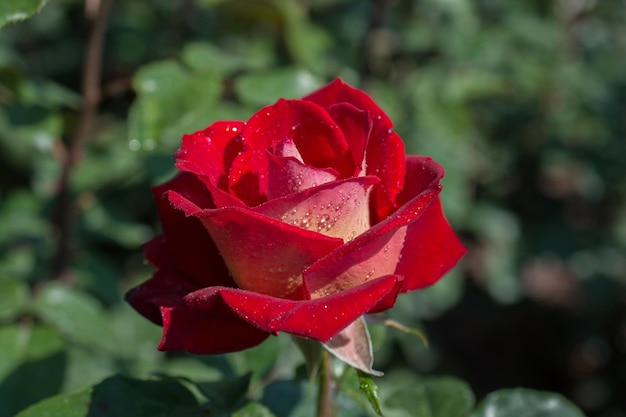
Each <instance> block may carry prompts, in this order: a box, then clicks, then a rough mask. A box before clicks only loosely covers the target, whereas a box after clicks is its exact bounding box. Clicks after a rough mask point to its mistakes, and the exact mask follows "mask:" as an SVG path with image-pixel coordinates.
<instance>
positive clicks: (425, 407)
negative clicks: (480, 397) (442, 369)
mask: <svg viewBox="0 0 626 417" xmlns="http://www.w3.org/2000/svg"><path fill="white" fill-rule="evenodd" d="M400 381H401V382H400V383H401V386H400V388H399V389H396V390H395V391H394V392H392V393H391V394H390V395H389V396H388V397H387V398H386V400H385V401H384V405H385V410H386V412H387V410H389V411H391V410H393V413H391V412H389V413H388V415H390V416H391V415H392V416H403V417H404V416H406V417H464V416H466V415H467V414H468V413H469V412H470V410H471V409H472V407H473V405H474V394H473V393H472V390H471V388H470V387H469V386H468V385H467V383H465V382H463V381H461V380H459V379H456V378H451V377H431V378H424V379H421V380H418V381H416V382H415V383H414V382H413V381H410V382H409V381H407V380H406V379H404V380H400Z"/></svg>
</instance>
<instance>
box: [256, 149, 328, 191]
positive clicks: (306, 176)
mask: <svg viewBox="0 0 626 417" xmlns="http://www.w3.org/2000/svg"><path fill="white" fill-rule="evenodd" d="M268 162H269V169H268V181H267V183H268V188H267V198H268V200H273V199H275V198H280V197H285V196H288V195H290V194H295V193H298V192H300V191H303V190H306V189H308V188H312V187H317V186H318V185H321V184H325V183H328V182H332V181H336V180H337V177H338V175H339V173H338V172H337V171H335V170H333V169H331V168H314V167H312V166H309V165H305V164H303V163H302V162H300V161H298V160H297V159H295V158H280V157H276V156H274V155H268Z"/></svg>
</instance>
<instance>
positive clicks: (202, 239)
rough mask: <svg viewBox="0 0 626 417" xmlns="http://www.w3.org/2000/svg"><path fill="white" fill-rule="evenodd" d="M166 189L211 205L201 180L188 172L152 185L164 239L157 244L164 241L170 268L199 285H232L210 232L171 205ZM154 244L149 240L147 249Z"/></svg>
mask: <svg viewBox="0 0 626 417" xmlns="http://www.w3.org/2000/svg"><path fill="white" fill-rule="evenodd" d="M170 190H175V191H176V192H177V193H180V194H181V195H183V196H185V197H186V198H189V199H192V200H193V201H194V202H196V203H198V204H201V205H202V207H213V204H212V201H211V196H210V194H209V193H208V192H207V189H206V188H205V186H204V184H203V183H202V182H200V181H199V180H198V179H197V178H196V177H195V176H194V175H191V174H187V173H181V174H179V175H177V176H176V177H174V178H173V179H172V180H170V181H168V182H166V183H165V184H162V185H160V186H158V187H154V188H153V193H154V198H155V200H156V203H157V211H158V214H159V218H160V219H161V224H162V226H163V234H164V236H165V241H166V242H162V243H161V245H163V244H165V245H166V250H167V253H168V255H169V258H170V261H171V263H172V265H173V268H175V269H176V270H178V271H180V272H182V273H184V274H186V275H188V276H189V277H191V278H192V279H193V280H194V281H195V282H197V283H198V284H199V285H202V286H209V285H224V286H234V282H233V280H232V278H230V276H229V274H228V270H227V269H226V265H225V264H224V260H223V259H222V257H221V256H220V254H219V252H218V250H217V248H216V247H215V244H214V243H213V241H212V240H211V236H210V235H209V234H208V233H207V231H206V230H205V229H204V228H203V227H202V224H201V223H200V222H199V221H198V219H194V218H189V217H187V216H185V214H184V213H183V212H182V211H180V210H177V209H176V208H174V207H172V205H171V204H170V202H169V200H168V199H167V197H166V196H165V194H166V193H167V192H168V191H170ZM156 244H157V243H156V242H153V243H151V244H150V246H148V249H149V250H154V249H156V248H155V247H154V245H156ZM164 249H165V248H161V249H160V250H164ZM146 253H147V254H149V253H150V252H149V251H148V252H146ZM150 259H152V260H153V259H154V257H152V256H151V257H150ZM153 262H154V261H153ZM157 266H158V265H157Z"/></svg>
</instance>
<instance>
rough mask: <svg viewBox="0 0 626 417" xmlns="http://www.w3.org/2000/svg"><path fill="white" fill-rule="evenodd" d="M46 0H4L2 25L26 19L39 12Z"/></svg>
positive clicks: (1, 9) (1, 14)
mask: <svg viewBox="0 0 626 417" xmlns="http://www.w3.org/2000/svg"><path fill="white" fill-rule="evenodd" d="M45 4H46V0H2V2H1V3H0V27H2V26H4V25H6V24H8V23H12V22H17V21H20V20H24V19H26V18H28V17H30V16H32V15H33V14H35V13H37V12H38V11H39V10H41V8H42V7H43V6H44V5H45Z"/></svg>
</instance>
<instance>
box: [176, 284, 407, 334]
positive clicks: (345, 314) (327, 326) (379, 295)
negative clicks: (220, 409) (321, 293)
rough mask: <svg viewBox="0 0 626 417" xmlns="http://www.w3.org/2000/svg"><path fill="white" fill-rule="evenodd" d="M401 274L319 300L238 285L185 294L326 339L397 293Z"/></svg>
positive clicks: (199, 304) (265, 326)
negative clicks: (290, 297) (279, 295)
mask: <svg viewBox="0 0 626 417" xmlns="http://www.w3.org/2000/svg"><path fill="white" fill-rule="evenodd" d="M401 286H402V279H401V277H398V276H395V275H389V276H384V277H380V278H378V279H376V280H373V281H370V282H367V283H365V284H363V285H360V286H357V287H355V288H351V289H349V290H347V291H344V292H341V293H337V294H333V295H330V296H328V297H323V298H319V299H316V300H301V301H294V300H285V299H281V298H275V297H271V296H268V295H263V294H259V293H255V292H250V291H244V290H240V289H236V288H218V287H210V288H203V289H201V290H198V291H195V292H193V293H191V294H188V295H187V296H185V298H184V301H185V302H186V303H187V304H188V305H189V306H190V307H191V308H193V309H197V310H199V311H205V310H207V309H210V308H211V306H212V305H213V303H215V299H220V300H222V301H223V302H224V303H225V304H226V305H227V306H228V307H229V308H230V309H231V310H232V311H233V312H234V313H235V314H237V315H238V316H239V317H241V318H242V319H243V320H245V321H246V322H248V323H250V324H252V325H254V326H256V327H257V328H259V329H261V330H263V331H266V332H269V333H274V334H277V333H279V332H286V333H290V334H294V335H296V336H301V337H308V338H312V339H316V340H319V341H322V342H326V341H328V340H329V339H330V338H331V337H333V336H334V335H336V334H337V333H338V332H340V331H341V330H343V329H344V328H346V327H347V326H348V325H350V323H352V322H354V321H355V320H357V319H358V318H359V317H361V316H362V315H363V314H364V313H366V312H367V311H369V310H370V309H371V308H372V307H373V306H375V305H376V304H377V303H378V302H379V300H381V299H383V298H385V297H388V296H389V295H390V294H397V293H398V291H399V290H400V288H401Z"/></svg>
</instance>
